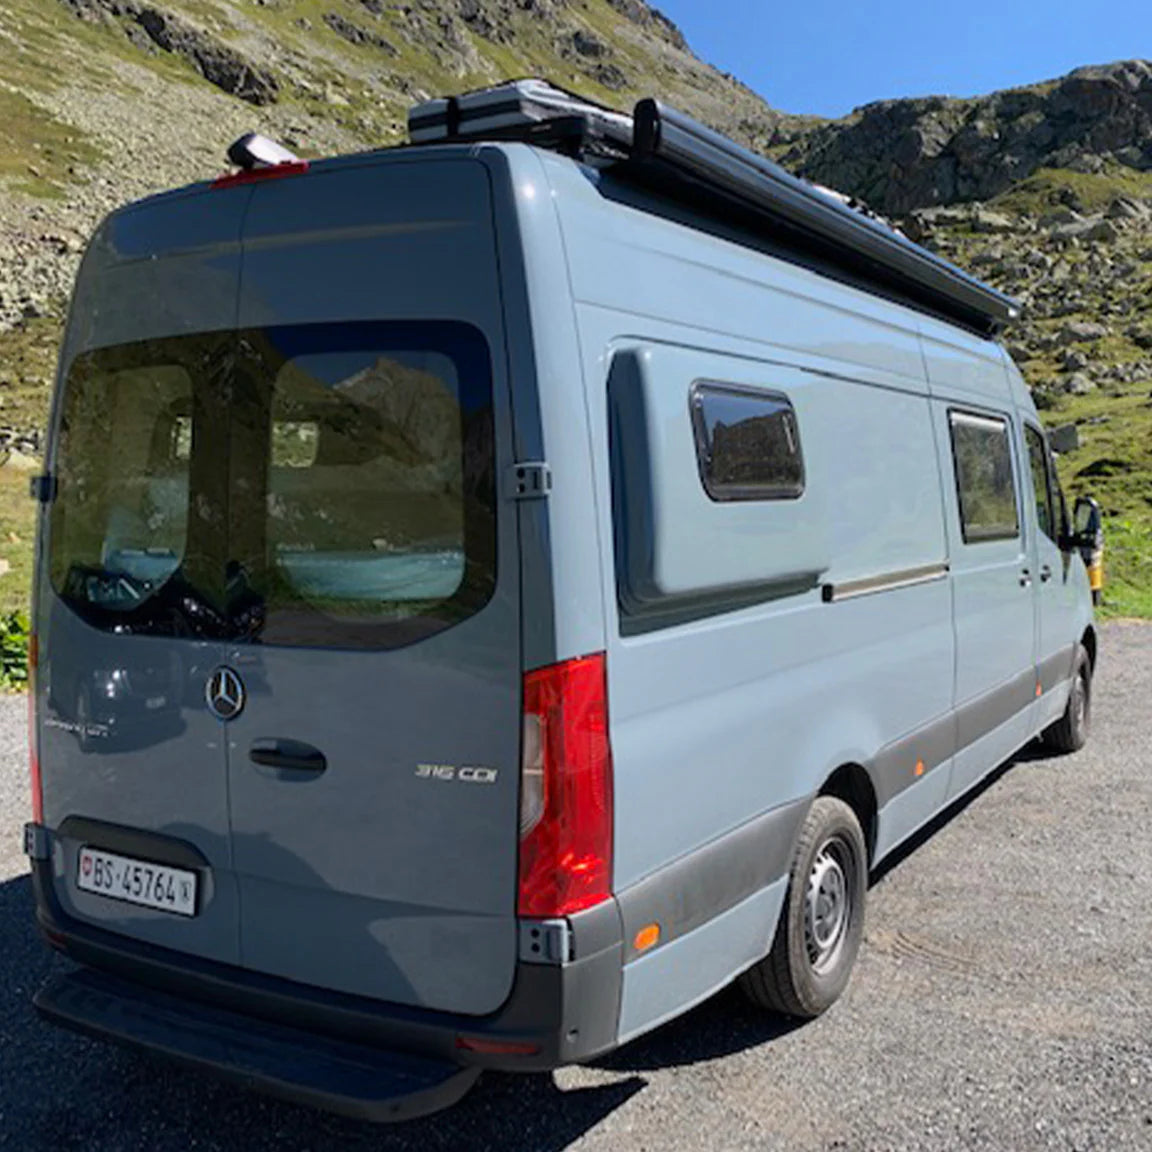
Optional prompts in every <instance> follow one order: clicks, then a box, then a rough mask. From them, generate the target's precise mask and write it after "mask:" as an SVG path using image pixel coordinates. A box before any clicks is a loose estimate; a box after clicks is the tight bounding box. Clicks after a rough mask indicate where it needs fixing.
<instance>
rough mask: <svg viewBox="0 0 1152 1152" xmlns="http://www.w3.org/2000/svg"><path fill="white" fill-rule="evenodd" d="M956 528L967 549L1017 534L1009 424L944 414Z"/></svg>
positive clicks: (971, 415) (992, 418)
mask: <svg viewBox="0 0 1152 1152" xmlns="http://www.w3.org/2000/svg"><path fill="white" fill-rule="evenodd" d="M948 421H949V424H950V425H951V430H952V458H953V461H954V463H955V466H956V494H957V496H958V497H959V502H960V527H961V529H962V531H963V534H964V542H965V543H966V544H972V543H978V542H982V541H986V540H1011V539H1013V538H1014V537H1016V536H1019V535H1020V512H1019V508H1018V507H1017V504H1016V484H1015V481H1014V478H1013V473H1012V447H1011V444H1010V442H1009V436H1008V421H1007V420H1004V419H1001V418H999V417H995V416H978V415H976V414H975V413H971V412H955V411H953V412H949V413H948Z"/></svg>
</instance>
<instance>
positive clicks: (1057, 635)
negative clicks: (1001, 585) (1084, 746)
mask: <svg viewBox="0 0 1152 1152" xmlns="http://www.w3.org/2000/svg"><path fill="white" fill-rule="evenodd" d="M1024 441H1025V445H1026V447H1027V450H1028V465H1029V472H1030V474H1031V481H1032V494H1033V500H1032V507H1033V508H1034V510H1035V511H1034V513H1033V514H1032V518H1034V525H1035V526H1034V531H1033V532H1032V541H1033V545H1032V560H1033V567H1034V568H1035V572H1036V582H1035V584H1034V588H1035V593H1036V682H1037V685H1038V687H1039V691H1038V693H1037V700H1036V704H1035V715H1034V717H1033V727H1034V728H1036V729H1037V730H1040V729H1042V728H1045V727H1047V726H1048V725H1049V724H1050V723H1052V721H1054V720H1057V719H1059V717H1060V714H1061V712H1063V710H1064V704H1065V697H1066V692H1065V689H1066V687H1067V683H1068V680H1069V678H1070V677H1071V675H1072V662H1073V659H1074V657H1075V652H1076V649H1075V644H1074V641H1075V631H1074V622H1075V617H1076V586H1075V584H1074V583H1073V580H1072V569H1071V559H1072V557H1071V554H1070V553H1067V552H1061V551H1060V547H1059V544H1058V543H1057V540H1058V539H1059V536H1060V533H1061V530H1062V524H1061V519H1062V511H1061V507H1060V501H1059V495H1058V494H1059V488H1058V487H1057V486H1056V474H1055V469H1054V467H1053V464H1052V457H1051V453H1050V451H1049V448H1048V443H1047V441H1046V439H1045V437H1044V434H1043V433H1042V432H1041V431H1040V429H1039V428H1038V427H1037V426H1036V425H1034V424H1032V423H1031V422H1026V423H1025V424H1024Z"/></svg>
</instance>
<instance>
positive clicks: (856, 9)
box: [654, 0, 1152, 116]
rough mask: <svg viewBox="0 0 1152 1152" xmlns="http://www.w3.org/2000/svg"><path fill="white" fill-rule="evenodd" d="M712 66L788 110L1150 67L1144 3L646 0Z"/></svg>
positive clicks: (1151, 45) (834, 109)
mask: <svg viewBox="0 0 1152 1152" xmlns="http://www.w3.org/2000/svg"><path fill="white" fill-rule="evenodd" d="M654 3H655V6H656V7H658V8H660V9H661V10H662V11H663V12H664V13H665V14H666V15H668V16H670V17H671V18H672V19H673V20H675V21H676V23H677V24H679V25H680V27H681V29H682V30H683V32H684V34H685V35H686V36H687V37H688V41H689V43H690V44H691V45H692V47H693V48H694V49H695V50H696V52H697V53H698V54H699V55H700V56H702V57H703V58H704V59H705V60H707V61H708V63H710V64H714V65H716V66H717V67H718V68H721V69H723V70H724V71H726V72H732V73H734V74H735V75H736V76H737V77H739V79H741V80H743V81H744V83H746V84H748V85H749V86H750V87H752V88H754V89H755V90H756V91H757V92H759V93H760V94H761V95H762V96H763V97H764V98H765V99H766V100H767V101H768V103H769V104H771V105H773V106H774V107H776V108H779V109H781V110H782V111H786V112H815V113H818V114H820V115H823V116H842V115H844V113H846V112H849V111H851V109H853V108H855V107H856V106H857V105H860V104H866V103H868V102H870V101H872V100H880V99H885V98H888V97H894V96H923V95H929V94H937V93H939V94H946V95H952V96H972V95H976V94H979V93H984V92H991V91H993V90H995V89H997V88H1010V87H1012V86H1014V85H1018V84H1028V83H1031V82H1033V81H1036V80H1047V79H1050V78H1051V77H1053V76H1060V75H1063V74H1064V73H1065V72H1069V71H1071V70H1072V69H1073V68H1076V67H1078V66H1079V65H1081V64H1101V63H1104V62H1106V61H1109V60H1121V59H1131V58H1133V57H1142V58H1144V59H1149V58H1152V3H1150V2H1149V0H1096V3H1085V2H1084V0H1080V2H1079V3H1072V2H1070V0H998V2H991V0H891V2H889V3H884V4H876V3H871V4H870V3H867V2H861V0H839V2H836V0H654Z"/></svg>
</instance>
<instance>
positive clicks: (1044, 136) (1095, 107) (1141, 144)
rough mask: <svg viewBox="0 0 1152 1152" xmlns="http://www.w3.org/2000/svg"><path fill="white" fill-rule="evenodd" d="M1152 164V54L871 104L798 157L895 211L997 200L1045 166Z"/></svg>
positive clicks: (792, 154) (795, 151)
mask: <svg viewBox="0 0 1152 1152" xmlns="http://www.w3.org/2000/svg"><path fill="white" fill-rule="evenodd" d="M1107 160H1113V161H1115V162H1116V163H1117V164H1120V165H1126V166H1128V167H1130V168H1134V169H1138V170H1144V169H1149V168H1152V63H1149V62H1148V61H1146V60H1128V61H1123V62H1120V63H1116V64H1107V65H1102V66H1099V67H1091V68H1079V69H1077V70H1076V71H1075V72H1072V73H1070V74H1069V75H1068V76H1065V77H1063V79H1060V80H1056V81H1052V82H1050V83H1047V84H1040V85H1036V86H1034V87H1029V88H1018V89H1013V90H1011V91H1007V92H997V93H995V94H994V95H991V96H986V97H982V98H978V99H971V100H956V99H949V98H945V97H927V98H924V99H913V100H885V101H881V102H879V103H876V104H868V105H866V106H865V107H863V108H860V109H858V110H857V111H856V112H854V113H853V114H852V115H851V116H849V117H846V118H845V119H844V120H840V121H835V122H833V123H829V124H826V125H823V126H821V127H818V128H816V129H815V130H813V131H811V132H808V133H806V134H804V135H803V136H802V137H801V139H800V140H799V141H798V142H797V143H796V145H795V146H794V147H793V148H792V149H791V150H790V151H789V152H788V153H787V154H786V156H785V157H784V162H785V164H786V165H787V166H788V167H791V168H793V169H797V170H799V171H800V172H801V173H802V174H803V175H805V176H808V177H809V178H811V179H813V180H817V181H819V182H820V183H822V184H828V185H830V186H832V187H834V188H838V189H839V190H840V191H842V192H847V193H849V194H850V195H853V196H858V197H859V198H860V199H862V200H865V201H867V203H869V204H870V205H871V206H872V207H873V208H875V209H876V210H878V211H881V212H884V213H887V214H896V215H899V214H903V213H906V212H909V211H911V210H912V209H913V208H924V207H928V206H930V205H936V204H955V203H957V202H961V201H970V200H987V199H990V198H991V197H993V196H996V195H997V194H999V193H1001V192H1003V191H1004V190H1005V189H1007V188H1009V187H1010V186H1011V185H1012V184H1013V183H1014V182H1015V181H1018V180H1020V179H1022V178H1023V177H1026V176H1029V175H1031V174H1032V173H1033V172H1035V171H1036V170H1037V169H1039V168H1071V169H1073V170H1080V171H1086V172H1092V171H1099V170H1100V169H1101V167H1102V166H1103V165H1104V163H1105V162H1106V161H1107Z"/></svg>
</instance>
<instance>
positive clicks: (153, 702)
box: [144, 696, 168, 712]
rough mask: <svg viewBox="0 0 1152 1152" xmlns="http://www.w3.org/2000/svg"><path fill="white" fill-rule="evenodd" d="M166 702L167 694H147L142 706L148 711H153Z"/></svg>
mask: <svg viewBox="0 0 1152 1152" xmlns="http://www.w3.org/2000/svg"><path fill="white" fill-rule="evenodd" d="M167 703H168V697H167V696H149V697H148V699H147V700H145V701H144V707H145V708H147V709H148V711H149V712H155V711H156V709H157V708H163V707H164V705H165V704H167Z"/></svg>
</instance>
